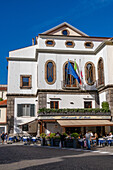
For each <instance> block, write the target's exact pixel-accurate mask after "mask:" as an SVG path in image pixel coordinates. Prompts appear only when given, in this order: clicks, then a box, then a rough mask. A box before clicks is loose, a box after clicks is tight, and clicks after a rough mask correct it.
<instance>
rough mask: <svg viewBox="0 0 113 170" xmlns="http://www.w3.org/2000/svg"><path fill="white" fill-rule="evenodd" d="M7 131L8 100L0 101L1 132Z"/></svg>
mask: <svg viewBox="0 0 113 170" xmlns="http://www.w3.org/2000/svg"><path fill="white" fill-rule="evenodd" d="M2 132H4V133H7V100H3V101H0V134H1V133H2Z"/></svg>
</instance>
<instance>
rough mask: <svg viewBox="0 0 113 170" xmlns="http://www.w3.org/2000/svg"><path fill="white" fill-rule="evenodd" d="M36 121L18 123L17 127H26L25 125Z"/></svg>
mask: <svg viewBox="0 0 113 170" xmlns="http://www.w3.org/2000/svg"><path fill="white" fill-rule="evenodd" d="M35 121H37V118H35V119H33V120H30V121H27V122H22V123H19V124H18V126H22V125H26V124H29V123H33V122H35Z"/></svg>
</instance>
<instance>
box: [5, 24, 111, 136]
mask: <svg viewBox="0 0 113 170" xmlns="http://www.w3.org/2000/svg"><path fill="white" fill-rule="evenodd" d="M7 60H8V91H7V114H8V120H9V121H11V123H10V125H9V132H10V131H13V132H14V133H21V132H22V131H27V132H28V133H32V134H37V133H38V134H40V133H41V132H46V133H50V132H57V131H59V132H60V133H61V132H63V131H66V128H67V132H68V131H69V130H70V131H72V129H73V128H76V127H77V128H80V127H81V126H79V125H77V121H76V120H75V118H74V117H73V116H75V115H73V114H72V115H70V114H67V117H66V115H64V117H62V115H61V114H57V115H52V116H51V115H48V114H46V113H45V115H44V114H41V113H40V114H38V110H39V109H42V108H48V109H49V108H52V109H55V108H56V109H67V108H68V109H78V108H79V109H80V108H81V109H84V108H88V107H89V108H101V107H102V102H103V101H107V102H108V103H109V107H110V110H111V115H105V114H104V116H103V117H102V116H100V117H98V116H97V117H96V116H95V115H93V116H94V117H93V116H92V117H91V115H90V118H88V117H87V116H86V115H82V116H83V117H82V118H80V115H79V114H78V115H77V116H78V117H76V119H77V120H79V119H83V120H84V119H86V120H88V119H90V120H88V121H89V127H92V129H93V128H96V124H95V125H94V124H93V126H91V124H90V122H91V121H92V120H96V121H97V122H98V120H104V121H108V122H106V123H105V125H104V124H103V123H102V122H101V123H100V124H99V125H98V127H105V126H108V127H105V130H107V131H110V126H111V125H112V123H110V120H111V119H112V114H113V75H112V74H113V73H112V65H113V43H112V38H111V39H110V38H105V37H104V38H102V37H90V36H88V35H86V34H85V33H83V32H81V31H80V30H78V29H76V28H74V27H73V26H71V25H69V24H68V23H62V24H60V25H58V26H56V27H55V28H52V29H51V30H48V31H46V32H45V33H42V34H39V35H38V37H36V43H35V44H34V42H33V45H32V46H30V47H25V48H22V49H18V50H14V51H11V52H9V57H8V58H7ZM75 60H76V64H77V67H78V75H79V74H80V73H81V71H82V75H83V78H82V84H81V85H80V84H79V83H78V82H77V80H76V79H74V77H73V76H71V75H68V74H67V67H68V61H70V63H71V64H72V66H74V61H75ZM84 116H85V117H86V118H85V117H84ZM66 120H68V121H70V120H74V125H73V127H72V126H71V122H70V125H68V127H66ZM60 121H64V124H65V125H63V124H62V122H60ZM81 121H82V120H81ZM107 123H108V124H107ZM76 125H77V126H76ZM82 127H83V128H84V127H86V128H87V127H88V126H87V125H86V126H85V125H84V124H83V126H82ZM69 128H70V129H69ZM97 129H98V128H97ZM80 130H81V129H80ZM82 130H83V129H82ZM95 130H96V129H95Z"/></svg>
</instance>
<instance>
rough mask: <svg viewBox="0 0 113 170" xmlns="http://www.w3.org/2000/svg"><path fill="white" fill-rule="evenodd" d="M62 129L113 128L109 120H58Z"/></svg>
mask: <svg viewBox="0 0 113 170" xmlns="http://www.w3.org/2000/svg"><path fill="white" fill-rule="evenodd" d="M57 122H58V123H59V124H60V125H61V126H62V127H86V126H113V122H110V121H109V120H57Z"/></svg>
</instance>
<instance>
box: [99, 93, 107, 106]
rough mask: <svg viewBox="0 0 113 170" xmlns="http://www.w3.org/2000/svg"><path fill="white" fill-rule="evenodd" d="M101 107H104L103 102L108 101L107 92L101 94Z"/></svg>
mask: <svg viewBox="0 0 113 170" xmlns="http://www.w3.org/2000/svg"><path fill="white" fill-rule="evenodd" d="M99 100H100V108H102V102H104V101H106V92H103V93H100V94H99Z"/></svg>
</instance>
